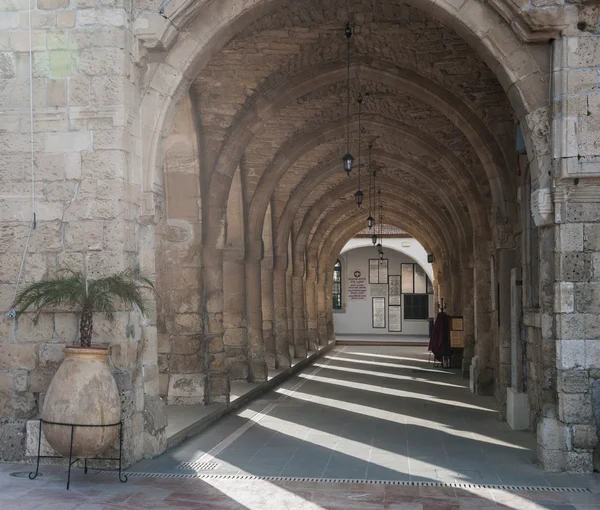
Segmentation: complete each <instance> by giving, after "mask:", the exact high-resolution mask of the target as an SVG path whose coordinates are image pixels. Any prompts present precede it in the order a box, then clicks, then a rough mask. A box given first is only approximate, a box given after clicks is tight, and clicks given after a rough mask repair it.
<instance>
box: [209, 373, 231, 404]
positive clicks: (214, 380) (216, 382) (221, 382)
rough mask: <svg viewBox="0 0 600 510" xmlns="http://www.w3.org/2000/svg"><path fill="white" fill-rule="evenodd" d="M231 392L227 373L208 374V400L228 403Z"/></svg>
mask: <svg viewBox="0 0 600 510" xmlns="http://www.w3.org/2000/svg"><path fill="white" fill-rule="evenodd" d="M230 393H231V385H230V380H229V377H228V376H227V374H210V375H209V379H208V401H209V402H215V403H225V404H229V395H230Z"/></svg>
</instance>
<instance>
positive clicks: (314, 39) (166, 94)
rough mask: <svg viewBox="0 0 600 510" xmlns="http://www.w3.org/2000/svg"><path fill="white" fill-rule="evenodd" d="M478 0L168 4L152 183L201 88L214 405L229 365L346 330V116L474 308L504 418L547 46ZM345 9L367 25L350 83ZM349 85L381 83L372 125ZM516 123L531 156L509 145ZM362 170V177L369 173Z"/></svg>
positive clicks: (157, 70) (535, 411) (352, 214)
mask: <svg viewBox="0 0 600 510" xmlns="http://www.w3.org/2000/svg"><path fill="white" fill-rule="evenodd" d="M471 3H476V4H477V9H470V8H469V6H468V5H465V6H464V7H459V8H455V7H453V6H450V5H446V4H445V3H444V4H443V5H441V4H439V3H430V2H418V3H416V2H415V3H413V2H399V1H398V2H396V1H384V0H379V1H377V2H369V3H366V2H361V1H356V2H350V3H349V6H348V8H347V7H346V2H340V1H335V2H333V4H331V5H329V4H328V5H327V6H324V5H322V4H321V3H320V2H302V3H298V2H296V3H293V2H291V3H290V2H275V1H273V2H266V1H263V2H259V1H257V2H249V3H247V4H245V6H244V8H243V9H241V8H240V5H238V3H232V4H231V5H230V6H229V4H227V5H228V7H226V3H223V4H219V7H216V6H215V5H213V4H210V5H206V6H203V7H199V6H197V5H196V6H194V7H192V6H191V5H190V4H187V3H181V4H177V5H175V4H172V6H171V7H168V8H167V10H166V11H165V12H167V11H168V10H169V8H172V11H171V12H172V14H173V16H174V17H176V18H177V19H178V20H179V21H178V24H177V26H178V27H179V28H178V36H177V38H176V39H173V40H170V41H169V42H168V46H169V51H168V52H167V56H166V58H165V59H164V60H163V61H161V62H160V63H158V64H156V65H154V66H153V70H154V74H153V75H152V77H151V78H149V87H148V90H147V94H146V95H145V97H144V99H143V103H142V109H145V110H147V109H149V108H150V109H153V110H155V111H157V112H159V114H158V115H154V116H148V117H147V118H146V122H145V124H144V125H143V126H142V130H143V132H144V154H145V157H146V159H147V160H148V161H149V162H150V164H149V165H148V166H147V167H146V168H147V169H148V171H147V172H145V173H144V178H143V182H144V188H145V190H146V191H147V192H149V193H159V194H160V189H158V188H156V184H157V182H160V179H159V177H157V176H160V175H162V173H163V172H164V171H165V169H167V168H168V167H169V162H168V159H169V157H170V156H169V154H168V152H166V151H165V150H164V147H166V145H165V144H166V140H167V139H168V138H169V137H171V136H172V135H171V134H170V133H171V132H176V129H177V128H176V124H174V123H173V119H174V117H175V116H174V113H173V112H175V108H176V105H177V104H179V103H180V102H181V101H182V98H183V100H184V101H189V102H190V104H191V111H192V113H193V126H192V129H193V132H194V134H195V138H196V140H197V150H198V166H199V169H198V173H199V177H198V180H199V181H200V183H201V184H202V193H201V195H202V202H201V211H199V212H198V215H199V218H200V220H201V225H202V229H201V247H200V250H199V251H198V253H197V255H198V257H199V258H200V259H201V266H202V274H201V276H200V278H199V281H200V282H201V285H200V286H199V294H200V296H201V299H200V302H199V303H198V304H197V306H196V307H195V310H194V312H193V313H197V314H198V315H199V316H201V318H202V320H201V327H200V330H201V338H202V340H201V342H200V343H201V345H202V350H203V353H202V367H201V369H200V372H201V374H202V377H203V380H204V388H203V390H202V399H203V400H204V401H205V402H215V401H226V400H227V399H228V395H229V382H230V381H232V380H235V379H236V377H237V378H238V379H243V380H248V381H252V382H264V381H266V380H267V378H268V370H269V369H276V368H284V367H286V366H289V364H290V363H291V359H293V358H294V357H305V356H306V354H307V352H310V351H314V350H316V349H318V348H319V346H320V345H323V344H324V343H327V342H328V341H330V340H332V339H333V338H334V328H333V320H332V299H331V288H332V285H331V283H332V278H333V272H332V270H333V264H334V263H335V260H337V257H339V254H340V250H341V248H342V246H343V243H345V242H346V241H347V240H348V238H349V236H351V235H352V233H353V232H355V231H356V230H357V229H358V228H359V225H360V226H362V225H363V224H364V220H365V218H364V216H365V214H364V210H365V209H364V208H363V209H362V210H360V209H359V210H358V211H357V209H356V206H355V205H354V204H353V202H352V196H353V195H354V192H355V191H356V189H357V186H358V183H357V182H356V177H355V174H356V170H355V171H354V173H353V174H352V177H350V178H347V177H345V176H344V174H343V173H342V172H341V157H342V155H343V153H344V152H345V151H346V139H345V134H346V130H349V131H350V133H351V134H350V140H349V143H350V146H352V147H356V146H357V144H358V140H359V138H361V139H362V140H363V143H365V142H364V141H365V140H369V141H370V142H371V143H372V144H373V145H374V147H375V150H374V151H373V154H372V156H373V161H372V163H373V165H374V167H376V168H377V177H378V180H377V187H378V188H380V189H381V190H382V196H383V197H384V200H385V201H386V211H389V212H388V213H387V214H389V217H390V218H393V219H394V220H395V221H396V222H397V223H398V224H399V225H401V226H402V227H403V228H406V229H407V230H409V231H412V232H414V236H415V237H416V238H418V239H420V240H421V241H422V243H423V245H424V246H425V247H426V248H427V251H428V252H430V253H432V254H433V255H434V260H435V262H434V268H433V276H434V280H435V288H436V293H437V294H438V295H440V296H447V299H448V300H449V301H450V303H451V304H452V305H451V306H452V307H453V310H452V312H453V313H454V314H456V315H461V316H462V317H464V324H465V357H464V363H463V367H462V370H463V373H464V374H465V375H469V376H470V378H471V381H472V387H473V390H474V391H475V392H477V393H480V394H486V395H492V394H493V395H494V396H495V397H496V398H497V399H498V400H499V401H500V402H501V403H502V406H503V407H502V411H501V417H502V418H504V417H505V416H506V413H507V411H506V407H505V406H506V398H507V397H506V395H507V388H508V387H509V386H511V370H512V369H513V366H514V363H515V361H514V359H513V358H512V357H511V355H510V353H511V348H512V347H511V342H514V337H515V335H517V334H518V332H516V331H515V328H514V323H515V320H516V321H517V322H518V321H520V320H522V316H523V313H522V309H519V307H517V309H515V306H514V303H515V297H514V296H515V295H516V293H517V292H518V290H517V289H516V286H517V285H518V282H519V281H520V280H519V276H518V274H519V271H520V267H521V266H522V265H523V264H528V259H527V257H532V256H536V254H532V253H531V250H530V251H528V252H524V251H523V250H522V235H523V231H524V226H523V222H522V216H523V206H524V204H526V205H527V207H531V208H532V209H533V215H534V218H535V219H536V221H538V222H540V221H541V219H540V218H542V216H543V215H544V214H546V216H547V213H548V211H547V208H544V207H545V206H544V204H542V203H541V202H540V197H542V196H546V195H544V193H543V190H544V189H545V188H547V187H548V185H549V181H550V177H549V175H550V174H549V172H548V170H549V163H550V158H549V146H548V139H547V137H546V136H545V135H544V133H545V132H546V133H547V128H548V125H549V118H550V117H549V115H550V111H549V109H548V105H549V99H550V98H549V95H548V87H547V82H548V66H547V63H548V59H549V51H550V47H549V45H547V44H534V43H525V44H524V43H523V42H522V41H520V40H519V39H518V36H517V35H516V34H515V32H514V31H513V29H512V28H511V27H510V25H509V23H507V22H506V20H505V19H503V18H502V16H500V15H499V14H498V13H497V11H495V10H493V9H492V8H490V7H489V6H488V5H487V4H485V5H484V3H480V2H471ZM346 9H348V11H346ZM341 18H344V19H343V20H342V19H341ZM346 18H348V20H346ZM173 19H175V18H173ZM345 21H350V23H351V25H352V27H353V31H354V35H353V40H352V57H351V65H350V66H349V70H350V76H351V80H350V88H349V89H348V88H347V87H346V75H345V71H346V69H347V68H346V63H345V48H346V46H345V39H344V37H343V25H344V22H345ZM200 33H202V34H203V35H202V37H199V36H198V34H200ZM347 92H348V93H349V95H350V97H352V98H353V101H354V98H356V97H357V96H358V94H359V93H365V96H367V93H368V99H367V100H366V101H365V103H364V109H363V112H362V119H361V130H362V131H361V133H360V137H359V136H358V135H359V133H358V129H359V128H358V118H357V112H356V107H355V104H354V102H353V104H352V105H351V106H350V110H351V111H350V114H349V115H348V116H347V115H346V111H347V110H346V109H347V106H348V105H347V104H346V101H345V97H346V93H347ZM517 124H520V132H522V133H523V136H524V142H525V145H526V147H527V158H526V159H527V161H524V160H523V161H520V160H519V157H518V154H517V151H516V149H515V147H516V146H517V143H516V135H515V133H516V132H517V130H516V125H517ZM167 133H169V135H168V136H167V137H165V134H167ZM365 149H366V148H365V147H363V154H366V150H365ZM363 162H364V161H363ZM524 166H527V167H528V174H527V175H528V177H527V178H524V177H523V175H524V172H522V171H521V170H522V167H524ZM361 171H362V172H363V187H364V186H365V185H364V182H365V181H366V178H367V177H366V176H367V175H369V173H370V172H371V171H372V167H369V168H368V169H367V168H366V166H362V168H361ZM525 185H526V186H525ZM235 187H238V188H239V193H237V194H236V202H235V204H237V205H234V204H233V203H232V201H231V197H232V189H233V188H235ZM524 189H527V190H528V191H527V192H528V194H530V195H531V197H533V200H530V198H529V196H528V197H527V199H526V200H524V199H523V193H524V191H523V190H524ZM151 203H152V200H149V204H151ZM234 208H235V210H234ZM234 232H235V234H234ZM236 236H237V238H239V237H240V236H241V238H243V242H242V243H241V244H239V249H237V250H235V254H234V253H233V251H232V250H231V247H232V240H233V239H234V237H236ZM236 246H238V245H236ZM232 257H235V260H234V259H232ZM332 260H333V262H332ZM232 264H233V265H235V267H236V268H237V269H236V271H237V272H236V273H235V275H236V276H235V277H232V276H231V275H232V273H231V267H232ZM540 271H541V268H540ZM547 278H548V277H547V276H546V281H547ZM242 281H243V284H242V283H241V282H242ZM234 289H235V292H234ZM234 295H235V296H236V299H235V300H232V298H233V296H234ZM548 306H549V307H550V305H548ZM234 308H235V310H234ZM515 310H516V311H515ZM536 313H539V314H541V313H542V311H541V310H540V311H539V312H536ZM232 314H234V315H235V320H233V315H232ZM539 317H541V315H539ZM538 329H539V328H538ZM535 334H538V331H536V332H535ZM231 342H235V344H232V343H231ZM234 358H235V359H234ZM551 362H552V360H550V361H549V360H545V361H542V360H540V362H539V369H540V370H542V371H543V370H545V368H544V367H546V368H547V369H548V374H547V375H548V377H547V378H545V379H535V380H534V379H532V380H531V381H530V383H531V388H535V389H532V390H531V391H529V390H528V395H529V397H530V399H531V400H530V402H529V407H530V408H531V409H532V416H533V417H534V418H532V423H531V426H532V427H535V426H536V424H537V421H538V418H539V417H541V415H542V411H541V410H542V408H543V406H544V397H543V395H544V391H545V389H549V388H548V387H553V386H555V383H556V374H555V373H553V372H552V370H550V369H549V366H550V364H551ZM231 367H235V369H232V368H231ZM233 372H235V374H237V375H236V376H235V377H234V376H233ZM544 388H545V389H544Z"/></svg>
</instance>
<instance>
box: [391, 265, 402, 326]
mask: <svg viewBox="0 0 600 510" xmlns="http://www.w3.org/2000/svg"><path fill="white" fill-rule="evenodd" d="M388 282H389V285H390V289H389V292H390V302H389V306H400V305H401V304H402V301H401V299H402V277H401V276H400V275H392V274H391V275H389V276H388ZM390 321H391V319H390Z"/></svg>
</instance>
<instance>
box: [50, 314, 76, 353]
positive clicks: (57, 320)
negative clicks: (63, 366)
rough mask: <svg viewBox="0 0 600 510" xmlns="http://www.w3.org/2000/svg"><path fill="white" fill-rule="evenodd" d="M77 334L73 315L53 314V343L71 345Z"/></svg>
mask: <svg viewBox="0 0 600 510" xmlns="http://www.w3.org/2000/svg"><path fill="white" fill-rule="evenodd" d="M78 334H79V331H78V325H77V316H76V315H75V314H74V313H55V314H54V338H53V340H54V341H58V342H62V343H65V344H67V345H71V344H73V343H74V342H75V340H76V339H77V337H78Z"/></svg>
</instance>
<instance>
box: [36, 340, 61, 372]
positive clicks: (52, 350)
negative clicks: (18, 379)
mask: <svg viewBox="0 0 600 510" xmlns="http://www.w3.org/2000/svg"><path fill="white" fill-rule="evenodd" d="M64 347H65V344H40V346H39V367H40V368H50V369H54V370H56V369H57V368H58V367H59V366H60V364H61V363H62V360H63V358H64V357H65V355H64V352H63V349H64Z"/></svg>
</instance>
